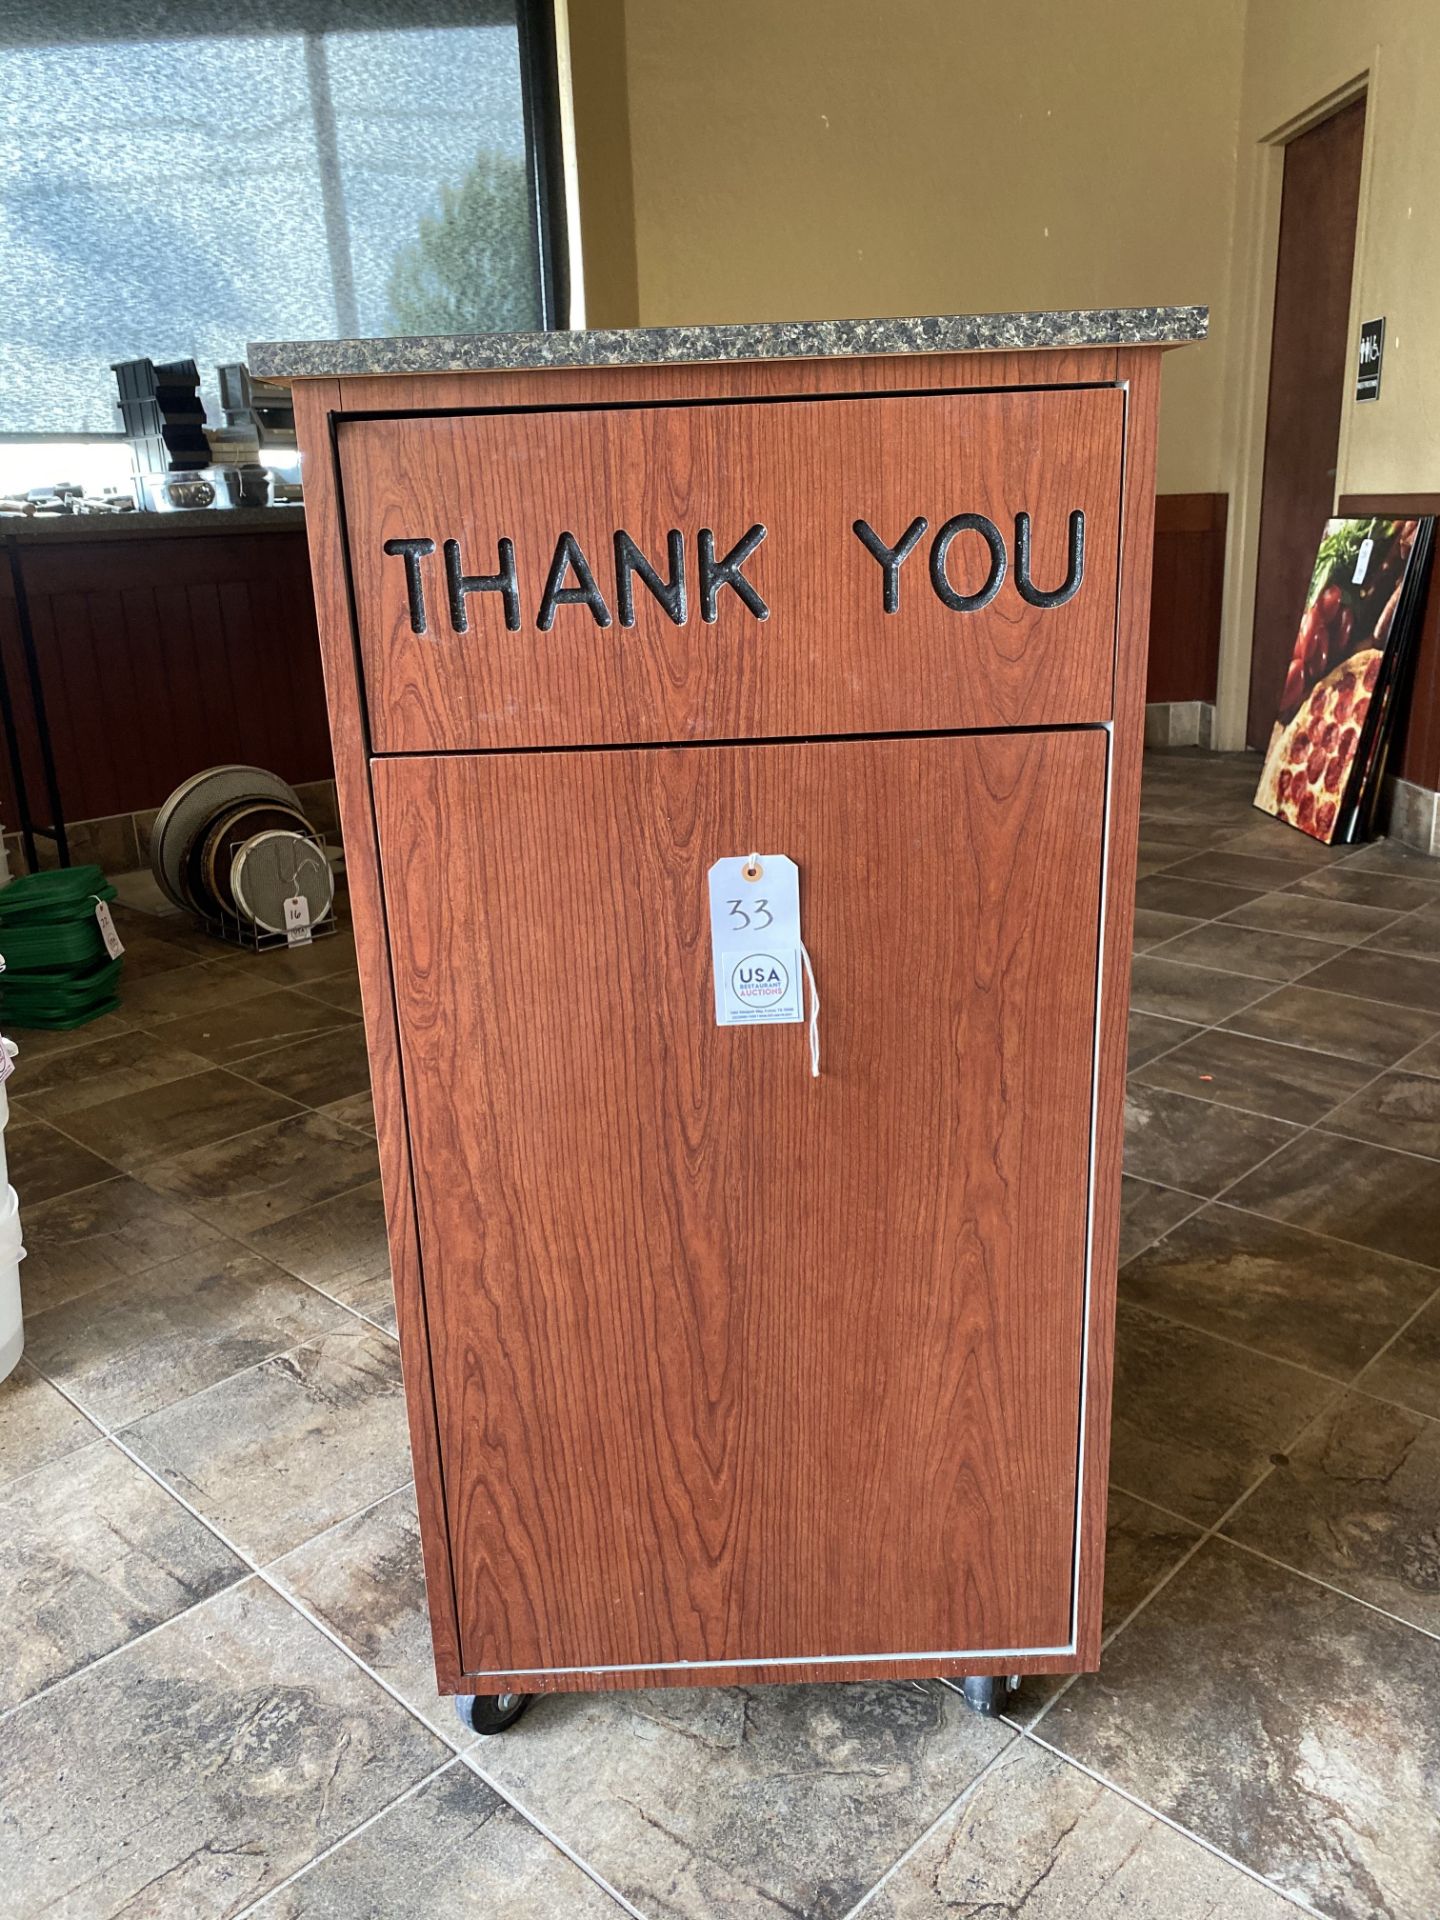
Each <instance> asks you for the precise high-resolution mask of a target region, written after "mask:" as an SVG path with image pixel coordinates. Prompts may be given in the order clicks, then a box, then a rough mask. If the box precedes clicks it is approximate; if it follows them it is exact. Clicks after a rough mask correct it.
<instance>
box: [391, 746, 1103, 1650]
mask: <svg viewBox="0 0 1440 1920" xmlns="http://www.w3.org/2000/svg"><path fill="white" fill-rule="evenodd" d="M1106 752H1107V736H1106V734H1105V733H1104V731H1103V730H1101V729H1077V730H1074V731H1061V732H1053V733H1044V732H1042V733H1010V734H992V735H983V734H971V735H953V736H939V737H937V736H930V737H925V738H908V739H882V740H836V741H814V742H809V743H804V744H786V743H775V744H769V745H766V744H759V745H752V746H734V747H720V746H713V747H711V746H694V747H681V748H663V749H637V750H633V751H632V750H617V751H591V752H568V751H566V752H552V753H516V754H487V755H477V756H453V757H452V756H440V757H433V758H414V759H394V760H381V761H377V762H375V764H374V769H373V771H374V790H375V797H376V803H377V808H378V820H379V831H380V846H381V855H382V862H383V868H384V878H385V888H386V899H387V912H388V917H389V923H390V930H391V938H392V941H393V946H394V970H395V991H396V999H397V1009H398V1019H399V1031H400V1037H401V1050H402V1059H403V1072H404V1083H405V1099H406V1106H407V1111H408V1115H409V1125H410V1128H411V1139H412V1153H413V1161H414V1167H415V1180H416V1187H417V1202H418V1216H419V1223H420V1239H421V1251H422V1266H423V1274H424V1290H425V1305H426V1313H427V1317H428V1325H429V1339H430V1342H431V1348H432V1360H433V1369H434V1380H435V1392H436V1400H437V1416H438V1426H439V1434H440V1445H441V1455H442V1462H443V1470H444V1481H445V1499H446V1504H447V1510H448V1511H447V1520H448V1525H449V1529H450V1534H451V1541H452V1551H453V1554H454V1564H455V1569H456V1584H457V1600H458V1612H459V1620H460V1631H461V1644H462V1654H463V1659H464V1662H465V1665H466V1668H467V1670H469V1671H471V1672H474V1673H479V1674H486V1673H493V1674H519V1673H525V1672H541V1671H544V1670H547V1669H557V1668H585V1667H596V1666H601V1667H626V1666H637V1667H657V1666H667V1665H672V1664H673V1665H681V1664H688V1663H706V1662H711V1663H727V1662H732V1661H737V1660H744V1661H765V1662H774V1661H785V1660H793V1661H797V1662H800V1661H804V1660H807V1659H813V1658H816V1657H821V1656H845V1655H850V1656H856V1657H880V1656H884V1655H893V1654H924V1653H927V1652H935V1653H956V1652H966V1651H971V1650H975V1651H993V1652H999V1651H1002V1650H1017V1651H1019V1650H1027V1649H1034V1650H1042V1649H1052V1648H1064V1647H1065V1646H1066V1645H1067V1644H1068V1643H1069V1642H1070V1638H1071V1601H1072V1585H1073V1582H1072V1560H1073V1547H1074V1533H1075V1517H1074V1516H1075V1501H1076V1491H1077V1489H1076V1473H1077V1464H1076V1459H1077V1431H1078V1426H1079V1416H1080V1390H1081V1365H1082V1328H1083V1319H1084V1308H1085V1290H1086V1246H1087V1217H1088V1189H1089V1167H1090V1151H1091V1116H1092V1095H1093V1064H1094V1034H1095V1023H1096V993H1097V973H1096V963H1097V944H1098V926H1099V910H1100V892H1101V846H1102V831H1103V828H1102V823H1103V819H1104V789H1105V778H1106ZM752 848H755V849H760V850H762V851H765V852H773V853H786V854H789V855H790V856H791V857H792V858H793V859H794V860H795V861H796V862H797V863H798V865H799V867H800V871H801V875H802V882H801V885H802V910H803V924H804V933H805V939H806V944H807V946H808V947H809V950H810V953H811V955H812V957H813V960H814V965H815V971H816V974H817V976H818V981H819V988H820V993H821V996H822V1003H823V1004H822V1013H821V1018H820V1038H821V1048H822V1072H821V1075H820V1077H819V1078H818V1079H813V1078H812V1077H811V1074H810V1070H809V1052H808V1046H807V1040H806V1033H805V1029H804V1028H803V1027H802V1026H798V1025H776V1026H763V1027H727V1028H720V1027H717V1026H716V1024H715V1011H714V996H713V991H712V985H711V957H710V937H709V925H708V909H707V895H706V874H707V870H708V868H709V867H710V865H711V863H712V862H713V861H714V860H716V859H717V858H719V857H721V856H724V855H730V854H737V853H742V854H743V853H746V852H749V851H750V850H751V849H752Z"/></svg>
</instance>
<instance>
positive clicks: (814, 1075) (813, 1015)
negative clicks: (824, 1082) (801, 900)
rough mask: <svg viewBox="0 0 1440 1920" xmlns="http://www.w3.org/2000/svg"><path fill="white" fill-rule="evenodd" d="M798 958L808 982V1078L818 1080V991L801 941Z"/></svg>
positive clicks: (813, 970)
mask: <svg viewBox="0 0 1440 1920" xmlns="http://www.w3.org/2000/svg"><path fill="white" fill-rule="evenodd" d="M800 958H801V959H802V960H803V961H804V962H805V977H806V979H807V980H808V981H809V982H810V1077H811V1079H813V1080H818V1079H819V1078H820V989H819V988H818V987H817V986H816V984H815V969H814V967H813V966H812V965H811V964H810V949H809V948H808V947H807V946H806V945H805V942H804V941H803V940H802V941H801V942H800Z"/></svg>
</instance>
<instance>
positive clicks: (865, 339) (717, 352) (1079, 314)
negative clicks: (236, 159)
mask: <svg viewBox="0 0 1440 1920" xmlns="http://www.w3.org/2000/svg"><path fill="white" fill-rule="evenodd" d="M1209 315H1210V310H1209V308H1208V307H1102V308H1094V309H1075V310H1071V311H1068V312H1060V313H981V314H941V315H935V316H931V317H929V318H915V319H890V320H806V321H776V322H765V323H755V324H753V325H744V326H704V327H626V328H613V329H608V330H599V329H597V330H593V331H589V332H579V331H576V332H564V331H560V332H554V333H476V334H456V335H445V334H437V335H430V336H417V337H414V338H409V339H377V340H261V341H256V342H253V343H252V344H251V346H250V348H249V350H248V354H249V366H250V371H251V373H252V374H254V375H256V376H257V377H259V378H264V379H289V380H302V379H326V378H330V379H334V378H339V377H353V376H357V375H363V374H391V373H393V374H406V373H410V374H413V373H495V372H505V371H509V372H515V371H523V370H528V369H532V368H556V367H645V366H674V365H681V364H684V363H686V362H692V363H699V362H703V361H717V360H820V359H858V358H862V357H865V356H868V355H878V354H899V353H1006V352H1015V351H1029V350H1039V349H1044V348H1052V349H1053V348H1060V349H1064V348H1067V347H1120V346H1136V347H1144V346H1181V345H1183V344H1184V343H1185V342H1187V341H1192V340H1203V339H1204V337H1205V333H1206V329H1207V326H1208V324H1209Z"/></svg>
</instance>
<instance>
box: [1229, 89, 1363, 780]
mask: <svg viewBox="0 0 1440 1920" xmlns="http://www.w3.org/2000/svg"><path fill="white" fill-rule="evenodd" d="M1364 138H1365V101H1364V98H1363V97H1362V98H1361V99H1359V100H1354V101H1352V102H1351V103H1350V105H1349V106H1347V107H1342V108H1341V109H1340V111H1339V112H1338V113H1334V114H1331V116H1330V118H1329V119H1328V120H1322V121H1321V122H1320V124H1319V126H1317V127H1312V128H1311V129H1310V131H1309V132H1308V133H1302V134H1301V135H1300V136H1299V138H1298V139H1296V140H1292V141H1291V143H1290V145H1289V146H1288V147H1286V149H1285V185H1284V191H1283V196H1282V199H1281V203H1280V253H1279V259H1278V262H1277V266H1276V275H1275V325H1274V333H1273V336H1272V345H1271V349H1270V399H1269V411H1268V413H1267V416H1266V423H1265V480H1264V487H1263V491H1262V493H1261V500H1260V561H1259V573H1258V576H1257V579H1256V585H1255V643H1254V650H1253V652H1252V653H1251V656H1250V716H1249V723H1248V726H1247V729H1246V738H1247V740H1248V741H1249V743H1250V745H1251V746H1252V747H1259V748H1262V749H1263V748H1264V747H1266V746H1267V745H1268V744H1269V740H1270V729H1271V727H1272V726H1273V725H1274V721H1275V713H1276V709H1277V708H1278V707H1279V704H1280V693H1281V689H1282V688H1283V686H1284V684H1285V670H1286V668H1287V667H1288V666H1289V664H1290V654H1291V651H1292V649H1293V648H1294V645H1295V635H1296V631H1297V629H1298V627H1299V625H1300V616H1301V614H1302V613H1303V612H1304V610H1305V591H1306V588H1307V587H1308V586H1309V584H1310V574H1311V571H1312V569H1313V568H1314V565H1315V549H1316V547H1317V546H1318V545H1319V541H1320V532H1321V529H1322V527H1323V526H1324V524H1325V522H1326V520H1327V519H1328V518H1329V516H1330V510H1331V507H1332V504H1333V502H1334V498H1335V467H1336V452H1337V449H1338V447H1339V444H1340V409H1341V407H1342V406H1343V405H1344V403H1345V395H1346V382H1347V379H1348V377H1349V375H1350V370H1351V355H1350V339H1349V325H1350V275H1351V268H1352V266H1353V264H1354V258H1355V216H1356V212H1357V210H1358V208H1359V205H1360V157H1361V150H1362V147H1363V144H1364Z"/></svg>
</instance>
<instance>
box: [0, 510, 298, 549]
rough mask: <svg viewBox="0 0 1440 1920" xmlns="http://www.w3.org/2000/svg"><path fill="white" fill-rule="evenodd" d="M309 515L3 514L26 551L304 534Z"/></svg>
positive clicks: (0, 518)
mask: <svg viewBox="0 0 1440 1920" xmlns="http://www.w3.org/2000/svg"><path fill="white" fill-rule="evenodd" d="M304 527H305V509H304V508H303V507H298V506H287V507H282V506H275V507H192V508H189V509H185V508H182V509H180V510H179V511H177V512H175V513H153V512H150V511H148V510H144V511H142V510H138V509H137V511H136V512H134V513H44V514H40V513H35V514H30V513H0V539H3V540H10V539H14V540H18V541H19V542H20V544H21V545H22V546H26V547H48V546H63V545H65V544H66V542H68V541H72V540H73V541H79V540H140V539H144V538H146V537H147V536H148V537H149V538H151V539H155V538H159V537H163V538H166V539H169V538H170V537H171V536H172V535H177V534H178V535H180V536H182V537H184V536H189V535H194V534H207V533H208V534H224V533H278V532H281V531H283V530H284V529H286V528H289V529H294V530H299V531H302V532H303V531H304Z"/></svg>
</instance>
